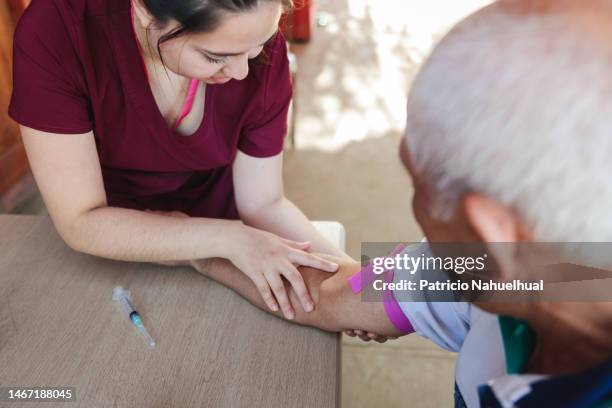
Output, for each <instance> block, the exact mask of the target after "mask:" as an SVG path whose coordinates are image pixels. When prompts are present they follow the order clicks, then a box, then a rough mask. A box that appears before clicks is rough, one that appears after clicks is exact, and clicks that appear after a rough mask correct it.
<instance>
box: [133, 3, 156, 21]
mask: <svg viewBox="0 0 612 408" xmlns="http://www.w3.org/2000/svg"><path fill="white" fill-rule="evenodd" d="M132 5H133V7H134V20H136V21H135V22H136V23H137V24H138V25H140V26H141V27H142V28H149V27H151V26H152V25H153V23H154V21H155V19H154V18H153V16H152V15H151V14H150V13H149V10H147V8H146V7H145V5H144V3H143V2H142V0H132Z"/></svg>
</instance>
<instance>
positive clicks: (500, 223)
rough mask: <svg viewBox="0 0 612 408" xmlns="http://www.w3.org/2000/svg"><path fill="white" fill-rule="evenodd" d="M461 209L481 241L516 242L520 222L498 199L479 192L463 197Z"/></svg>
mask: <svg viewBox="0 0 612 408" xmlns="http://www.w3.org/2000/svg"><path fill="white" fill-rule="evenodd" d="M461 207H462V211H463V213H464V215H465V218H466V219H467V221H468V223H469V224H470V226H471V227H472V229H473V230H474V232H476V234H477V235H478V236H479V237H480V239H481V240H482V241H483V242H518V241H521V239H522V236H521V235H522V234H521V230H522V228H521V223H520V221H519V220H518V218H517V217H516V215H515V214H514V213H513V212H512V211H511V210H509V209H508V208H506V207H504V206H503V205H502V204H501V203H499V202H498V201H496V200H494V199H492V198H490V197H487V196H485V195H483V194H479V193H470V194H467V195H466V196H464V197H463V199H462V202H461Z"/></svg>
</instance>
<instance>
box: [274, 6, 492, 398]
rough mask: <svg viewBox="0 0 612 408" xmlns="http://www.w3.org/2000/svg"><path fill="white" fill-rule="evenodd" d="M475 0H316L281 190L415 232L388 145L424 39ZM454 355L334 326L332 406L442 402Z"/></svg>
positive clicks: (408, 236) (398, 234)
mask: <svg viewBox="0 0 612 408" xmlns="http://www.w3.org/2000/svg"><path fill="white" fill-rule="evenodd" d="M487 3H489V2H488V1H485V0H463V1H461V2H458V1H452V0H450V1H445V0H428V1H425V0H384V1H374V0H370V1H368V0H327V1H325V0H318V1H317V4H318V9H319V16H320V21H321V22H324V23H326V25H325V26H324V27H318V28H317V29H316V31H315V35H314V38H313V40H312V41H311V42H310V43H308V44H304V45H294V46H293V47H292V50H293V51H294V52H295V53H296V55H297V57H298V66H299V73H298V81H297V84H296V85H297V95H296V96H297V104H298V114H297V117H298V123H297V130H296V139H297V142H296V148H295V149H294V150H290V151H287V153H286V161H285V184H286V193H287V195H288V196H289V197H290V198H291V199H292V200H293V201H294V202H295V203H296V204H298V205H299V206H300V208H302V209H303V210H304V212H305V213H306V214H307V215H308V216H309V217H310V218H311V219H315V220H335V221H340V222H341V223H343V224H344V226H345V227H346V230H347V249H348V252H349V253H350V255H351V256H353V257H355V258H357V259H358V258H359V255H360V245H361V242H368V241H415V240H417V241H418V240H420V239H421V238H422V232H421V231H420V229H419V227H418V225H417V224H416V223H415V221H414V218H413V215H412V212H411V209H410V200H411V195H412V186H411V183H410V180H409V178H408V176H407V175H406V174H405V172H404V170H403V168H402V166H401V164H400V162H399V158H398V155H397V146H398V144H399V141H400V139H401V137H402V130H403V126H404V121H405V105H406V95H407V93H408V90H409V87H410V83H411V81H412V79H413V77H414V75H415V73H416V71H417V70H418V67H419V65H420V64H421V63H422V61H423V59H424V58H425V57H426V55H427V54H428V52H429V50H430V49H431V47H432V45H433V44H434V43H435V41H436V40H437V39H439V38H441V36H443V35H444V33H445V32H446V31H447V30H448V28H449V27H450V26H452V25H453V24H454V23H455V22H457V21H458V20H460V19H461V18H462V17H464V16H466V15H468V14H469V13H471V12H472V11H474V10H476V9H477V8H479V7H481V6H483V5H485V4H487ZM454 364H455V355H454V354H453V353H448V352H445V351H442V350H441V349H439V348H437V347H436V346H434V345H432V344H431V343H429V342H428V341H426V340H423V339H420V338H418V337H416V336H408V337H404V338H402V339H399V340H396V341H392V342H387V343H386V344H382V345H380V344H372V343H363V342H361V341H359V340H355V339H351V338H349V337H346V336H344V337H343V356H342V376H343V380H342V406H343V407H344V408H361V407H363V408H366V407H423V408H426V407H449V406H452V405H453V382H454Z"/></svg>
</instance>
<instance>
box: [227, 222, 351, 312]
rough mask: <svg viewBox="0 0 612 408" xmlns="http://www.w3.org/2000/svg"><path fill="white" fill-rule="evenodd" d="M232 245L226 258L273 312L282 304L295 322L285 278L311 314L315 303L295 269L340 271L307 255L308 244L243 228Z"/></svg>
mask: <svg viewBox="0 0 612 408" xmlns="http://www.w3.org/2000/svg"><path fill="white" fill-rule="evenodd" d="M231 242H232V245H231V249H230V251H229V253H228V255H227V258H228V259H229V260H230V261H231V262H232V263H233V264H234V266H236V267H237V268H238V269H240V270H241V271H242V272H243V273H244V274H245V275H247V276H248V277H249V278H250V279H251V280H252V281H253V283H254V284H255V286H256V287H257V290H258V291H259V293H260V294H261V296H262V298H263V300H264V302H265V303H266V305H267V306H268V307H269V308H270V310H272V311H273V312H276V311H278V310H279V304H280V309H281V310H282V312H283V315H284V316H285V317H286V318H287V319H293V318H294V317H295V312H294V310H293V307H292V305H291V302H290V301H289V296H288V293H287V290H286V288H285V285H284V283H283V280H282V277H285V279H287V281H288V282H289V283H290V284H291V286H292V287H293V290H294V291H295V293H296V294H297V296H298V298H299V300H300V303H301V304H302V308H303V309H304V310H305V311H306V312H311V311H312V310H314V302H313V301H312V298H311V296H310V294H309V293H308V290H307V289H306V284H305V283H304V279H303V278H302V275H301V274H300V272H299V271H298V270H297V267H296V266H309V267H311V268H316V269H320V270H322V271H325V272H336V271H337V270H338V267H339V265H338V264H337V263H335V262H332V261H328V260H325V259H323V258H320V257H318V256H316V255H313V254H310V253H308V252H307V251H308V250H309V249H310V243H309V242H295V241H291V240H288V239H284V238H280V237H278V236H277V235H274V234H271V233H269V232H266V231H261V230H258V229H255V228H251V227H248V226H245V225H242V224H241V225H240V229H239V230H238V231H237V232H236V233H234V234H233V236H232V240H231Z"/></svg>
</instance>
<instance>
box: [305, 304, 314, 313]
mask: <svg viewBox="0 0 612 408" xmlns="http://www.w3.org/2000/svg"><path fill="white" fill-rule="evenodd" d="M313 309H314V305H313V304H312V303H310V302H308V303H306V307H305V310H306V311H307V312H312V310H313Z"/></svg>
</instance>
